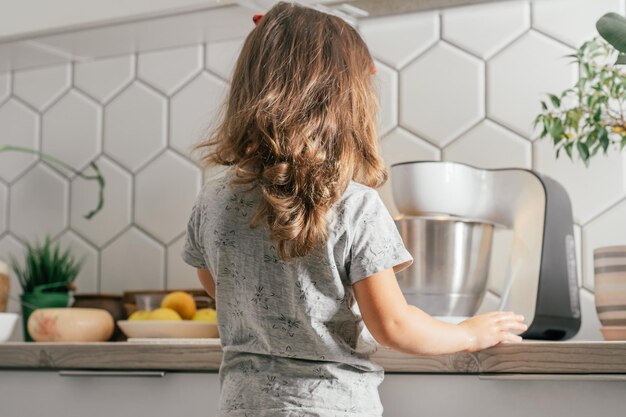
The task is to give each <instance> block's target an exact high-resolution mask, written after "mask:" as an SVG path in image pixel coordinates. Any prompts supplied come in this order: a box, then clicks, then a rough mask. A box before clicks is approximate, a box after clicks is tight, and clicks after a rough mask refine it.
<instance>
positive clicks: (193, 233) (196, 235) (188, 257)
mask: <svg viewBox="0 0 626 417" xmlns="http://www.w3.org/2000/svg"><path fill="white" fill-rule="evenodd" d="M200 216H201V211H200V209H199V207H198V204H197V203H196V204H195V205H194V206H193V208H192V209H191V215H190V216H189V221H188V222H187V232H186V236H185V245H184V247H183V251H182V253H181V255H182V258H183V261H185V262H186V263H188V264H189V265H191V266H193V267H195V268H198V269H207V264H206V260H205V251H204V245H203V242H202V238H201V233H200V225H201V224H202V222H201V221H200V219H201V217H200Z"/></svg>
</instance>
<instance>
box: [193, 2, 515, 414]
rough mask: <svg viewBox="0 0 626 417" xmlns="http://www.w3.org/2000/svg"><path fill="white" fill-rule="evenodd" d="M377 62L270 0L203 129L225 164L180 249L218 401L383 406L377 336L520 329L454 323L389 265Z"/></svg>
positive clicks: (287, 407) (346, 39)
mask: <svg viewBox="0 0 626 417" xmlns="http://www.w3.org/2000/svg"><path fill="white" fill-rule="evenodd" d="M256 20H257V19H255V21H256ZM373 72H374V66H373V61H372V57H371V56H370V54H369V52H368V49H367V47H366V45H365V44H364V42H363V40H362V39H361V37H360V36H359V35H358V33H357V32H356V31H355V30H354V29H353V28H352V27H351V26H350V25H348V24H347V23H345V22H344V21H343V20H341V19H339V18H337V17H334V16H331V15H328V14H325V13H321V12H318V11H315V10H313V9H308V8H304V7H301V6H297V5H294V4H287V3H279V4H277V5H276V6H274V7H273V8H272V9H271V10H270V11H269V12H268V13H267V14H266V15H265V16H264V17H262V18H261V19H260V21H258V25H257V27H256V28H254V29H253V30H252V32H251V33H250V35H249V36H248V37H247V39H246V41H245V43H244V45H243V49H242V51H241V54H240V56H239V58H238V60H237V63H236V66H235V70H234V74H233V77H232V84H231V87H230V95H229V97H228V101H227V104H226V108H225V115H224V118H223V120H222V122H221V124H220V125H219V126H218V128H217V129H216V131H215V133H214V134H213V135H212V137H211V138H209V140H207V141H206V142H203V143H201V144H199V148H201V149H203V150H205V151H206V152H205V156H204V161H205V162H207V163H217V164H220V165H225V166H228V167H230V168H229V169H228V170H227V171H226V174H225V175H224V176H223V177H222V178H220V179H216V180H212V181H208V182H207V183H206V184H205V185H204V186H203V189H202V191H201V193H200V195H199V197H198V199H197V202H196V204H195V205H194V207H193V209H192V213H191V217H190V219H189V224H188V229H187V240H186V244H185V248H184V251H183V258H184V260H185V261H186V262H187V263H189V264H190V265H192V266H194V267H196V268H198V276H199V278H200V282H201V283H202V285H203V287H204V288H205V289H206V291H207V292H208V293H209V295H210V296H211V297H213V298H214V299H215V300H216V306H217V315H218V317H217V318H218V323H219V331H220V336H221V343H222V347H223V352H224V356H223V361H222V365H221V367H220V374H219V375H220V381H221V395H220V404H219V409H220V414H219V416H220V417H244V416H249V417H270V416H271V417H282V416H294V417H295V416H318V417H331V416H333V417H334V416H354V417H356V416H359V417H367V416H371V417H380V416H381V415H382V410H383V408H382V405H381V403H380V399H379V396H378V385H379V384H380V383H381V381H382V380H383V369H382V368H381V367H380V366H379V365H377V364H375V363H374V362H372V361H370V359H369V357H370V355H371V354H372V353H373V352H375V351H376V348H377V344H376V342H378V343H379V344H382V345H385V346H388V347H390V348H393V349H397V350H400V351H403V352H408V353H413V354H446V353H454V352H459V351H470V352H471V351H476V350H480V349H484V348H487V347H489V346H492V345H495V344H497V343H499V342H503V341H509V342H511V341H520V340H521V339H520V337H518V336H516V335H514V334H513V333H511V332H513V331H523V330H525V326H524V324H523V323H522V320H523V318H522V317H520V316H518V315H515V314H513V313H509V312H496V313H490V314H486V315H481V316H476V317H473V318H471V319H469V320H467V321H465V322H463V323H461V324H459V325H452V324H446V323H443V322H440V321H438V320H435V319H434V318H432V317H430V316H429V315H427V314H426V313H424V312H423V311H421V310H420V309H418V308H416V307H414V306H411V305H408V304H407V302H406V300H405V298H404V296H403V295H402V292H401V291H400V289H399V287H398V283H397V281H396V278H395V275H394V272H397V271H400V270H402V269H403V268H406V267H407V266H409V265H410V264H411V262H412V261H413V260H412V258H411V255H410V254H409V253H408V252H407V250H406V249H405V248H404V245H403V243H402V240H401V238H400V236H399V234H398V232H397V229H396V227H395V225H394V222H393V220H392V218H391V216H390V215H389V212H388V211H387V209H386V208H385V206H384V205H383V203H382V201H381V200H380V198H379V197H378V194H377V192H376V191H375V190H374V188H376V187H378V186H380V185H381V184H382V183H383V182H384V181H385V180H386V172H385V169H384V164H383V162H382V161H381V158H380V156H379V154H378V149H377V137H376V128H375V119H376V99H375V95H374V92H373V88H372V73H373ZM366 326H367V328H366Z"/></svg>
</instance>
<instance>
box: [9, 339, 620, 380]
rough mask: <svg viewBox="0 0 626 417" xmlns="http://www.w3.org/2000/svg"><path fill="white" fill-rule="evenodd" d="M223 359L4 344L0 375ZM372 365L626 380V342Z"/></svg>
mask: <svg viewBox="0 0 626 417" xmlns="http://www.w3.org/2000/svg"><path fill="white" fill-rule="evenodd" d="M221 359H222V351H221V348H220V345H219V341H217V340H216V341H206V342H203V343H189V344H187V343H180V342H168V343H154V342H147V343H146V342H142V343H137V342H116V343H110V342H109V343H69V344H65V343H4V344H0V369H50V370H60V369H102V370H106V369H108V370H168V371H200V372H217V370H218V369H219V365H220V362H221ZM372 359H373V360H374V361H375V362H377V363H379V364H380V365H382V366H383V367H384V368H385V371H386V372H388V373H461V374H483V373H526V374H528V373H530V374H626V342H523V343H521V344H515V345H503V346H498V347H494V348H491V349H486V350H483V351H481V352H477V353H458V354H454V355H445V356H414V355H407V354H404V353H399V352H395V351H392V350H389V349H386V348H383V347H380V349H379V350H378V352H376V354H374V355H373V356H372Z"/></svg>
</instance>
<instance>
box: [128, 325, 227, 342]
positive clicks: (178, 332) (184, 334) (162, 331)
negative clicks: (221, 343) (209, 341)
mask: <svg viewBox="0 0 626 417" xmlns="http://www.w3.org/2000/svg"><path fill="white" fill-rule="evenodd" d="M117 325H118V326H119V327H120V329H122V331H123V332H124V334H126V336H128V337H132V338H153V337H157V338H168V339H169V338H180V339H197V338H215V337H219V332H218V330H217V324H213V323H207V322H204V321H190V320H184V321H181V320H171V321H170V320H119V321H118V322H117Z"/></svg>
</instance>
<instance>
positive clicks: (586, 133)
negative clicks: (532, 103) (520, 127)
mask: <svg viewBox="0 0 626 417" xmlns="http://www.w3.org/2000/svg"><path fill="white" fill-rule="evenodd" d="M616 55H617V51H616V50H615V49H614V48H613V47H612V46H611V45H610V44H608V43H606V42H604V41H603V40H601V39H600V38H596V39H592V40H590V41H587V42H585V43H584V44H583V45H582V46H581V47H580V48H579V49H578V50H577V51H576V53H575V54H571V55H568V57H570V58H574V61H575V63H576V64H578V66H579V68H580V71H581V72H580V74H581V76H580V77H579V79H578V81H577V82H576V84H575V85H574V86H572V87H571V88H568V89H567V90H565V91H563V92H562V93H561V94H558V95H557V94H546V97H547V100H542V101H541V110H542V111H541V113H540V114H539V115H538V116H537V117H536V118H535V123H534V125H535V126H539V127H540V128H541V133H540V138H544V137H550V138H552V142H553V144H554V146H555V148H556V156H557V158H558V156H559V155H560V153H561V150H563V149H564V150H565V153H566V154H567V155H568V157H569V158H570V159H573V156H574V151H576V152H577V153H578V155H579V156H580V158H581V159H582V161H583V162H584V163H585V165H588V164H589V162H590V159H591V158H593V156H594V155H596V154H597V153H598V152H599V151H600V150H602V151H603V153H607V152H608V150H609V148H611V146H612V145H614V146H615V147H616V148H617V147H619V148H620V149H623V148H624V147H625V146H626V114H625V111H626V72H624V71H623V70H622V69H621V68H620V67H616V66H613V65H612V64H611V63H610V62H612V58H613V57H614V56H616ZM570 103H571V104H570ZM618 145H619V146H618Z"/></svg>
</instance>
